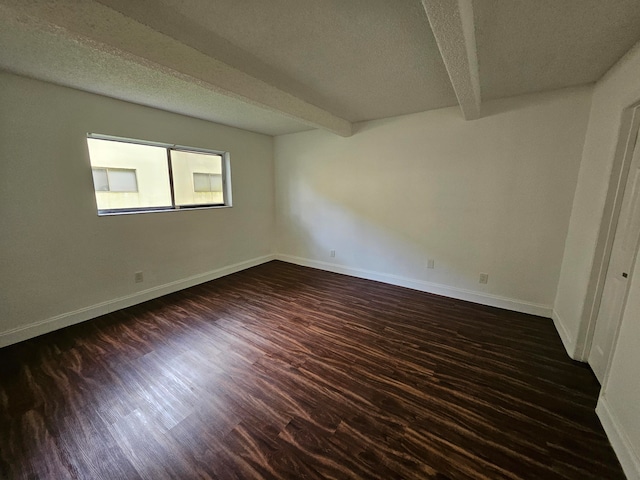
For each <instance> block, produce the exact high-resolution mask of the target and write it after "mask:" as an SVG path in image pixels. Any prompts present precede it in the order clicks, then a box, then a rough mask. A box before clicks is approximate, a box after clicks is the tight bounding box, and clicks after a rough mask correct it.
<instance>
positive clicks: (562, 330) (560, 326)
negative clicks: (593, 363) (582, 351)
mask: <svg viewBox="0 0 640 480" xmlns="http://www.w3.org/2000/svg"><path fill="white" fill-rule="evenodd" d="M551 319H552V320H553V324H554V325H555V327H556V330H557V331H558V335H560V340H562V344H563V345H564V348H565V350H566V351H567V354H568V355H569V357H571V358H572V359H573V360H578V361H580V362H584V361H585V360H584V359H583V358H581V357H580V355H578V354H577V351H576V350H577V349H576V344H575V341H574V339H573V337H572V336H571V334H570V333H569V331H568V330H567V327H565V323H564V322H563V321H562V318H561V317H560V315H559V314H558V312H557V311H556V310H553V312H552V313H551Z"/></svg>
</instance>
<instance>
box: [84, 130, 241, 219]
mask: <svg viewBox="0 0 640 480" xmlns="http://www.w3.org/2000/svg"><path fill="white" fill-rule="evenodd" d="M87 145H88V148H89V158H90V161H91V168H92V174H93V187H94V191H95V196H96V204H97V207H98V214H100V215H104V214H113V213H135V212H147V211H157V210H160V211H165V210H179V209H188V208H202V207H220V206H231V202H230V199H231V192H230V188H229V181H228V180H229V154H228V153H227V152H216V151H211V150H203V149H198V148H191V147H182V146H177V145H166V144H161V143H151V142H143V141H139V140H128V139H122V138H115V137H108V136H105V135H96V134H89V135H88V136H87Z"/></svg>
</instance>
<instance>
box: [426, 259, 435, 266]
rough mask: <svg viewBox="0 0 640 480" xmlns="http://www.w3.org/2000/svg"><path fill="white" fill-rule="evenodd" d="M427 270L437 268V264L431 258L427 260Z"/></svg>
mask: <svg viewBox="0 0 640 480" xmlns="http://www.w3.org/2000/svg"><path fill="white" fill-rule="evenodd" d="M427 268H436V262H435V261H434V260H433V258H429V259H428V260H427Z"/></svg>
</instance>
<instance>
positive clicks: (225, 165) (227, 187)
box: [86, 132, 233, 216]
mask: <svg viewBox="0 0 640 480" xmlns="http://www.w3.org/2000/svg"><path fill="white" fill-rule="evenodd" d="M86 138H87V139H95V140H106V141H111V142H118V143H133V144H136V145H145V146H149V147H160V148H164V149H165V151H166V154H167V163H166V167H167V171H168V174H169V189H170V193H171V205H170V206H161V207H139V208H117V209H99V208H98V205H97V199H96V210H97V212H98V216H108V215H131V214H139V213H152V212H179V211H182V210H206V209H218V208H230V207H232V206H233V204H232V194H231V165H230V163H231V160H230V154H229V152H227V151H224V150H213V149H209V148H200V147H190V146H185V145H178V144H172V143H162V142H153V141H148V140H139V139H134V138H126V137H117V136H113V135H105V134H101V133H91V132H89V133H87V137H86ZM171 151H178V152H187V153H200V154H204V155H217V156H219V157H220V158H221V170H222V173H221V176H222V198H223V200H224V201H223V203H206V204H194V205H176V198H175V190H174V185H173V167H172V165H171ZM87 156H88V158H89V165H90V167H91V169H93V168H103V169H106V168H110V167H97V166H96V167H94V166H93V165H91V155H90V154H89V148H88V143H87ZM129 170H135V169H129ZM92 181H93V178H92ZM136 183H137V185H138V192H139V183H138V179H137V174H136ZM94 198H95V186H94Z"/></svg>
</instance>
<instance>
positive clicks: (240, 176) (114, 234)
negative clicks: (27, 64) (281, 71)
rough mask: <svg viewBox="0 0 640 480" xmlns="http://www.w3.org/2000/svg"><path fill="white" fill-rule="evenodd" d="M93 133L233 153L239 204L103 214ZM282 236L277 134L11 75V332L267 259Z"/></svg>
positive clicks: (3, 171) (0, 282) (7, 191)
mask: <svg viewBox="0 0 640 480" xmlns="http://www.w3.org/2000/svg"><path fill="white" fill-rule="evenodd" d="M87 132H97V133H103V134H110V135H116V136H122V137H129V138H139V139H143V140H152V141H154V140H155V141H160V142H166V143H175V144H181V145H189V146H194V147H201V148H211V149H216V150H224V151H229V152H231V174H232V181H233V208H222V209H215V210H199V211H182V212H166V213H149V214H142V215H122V216H110V217H98V215H97V213H96V205H95V196H94V192H93V183H92V177H91V167H90V164H89V159H88V154H87V146H86V137H85V136H86V133H87ZM273 235H274V201H273V140H272V138H271V137H269V136H265V135H260V134H256V133H251V132H247V131H243V130H240V129H235V128H230V127H225V126H222V125H217V124H213V123H210V122H206V121H202V120H196V119H193V118H189V117H185V116H181V115H176V114H172V113H168V112H163V111H159V110H155V109H151V108H147V107H142V106H139V105H133V104H130V103H126V102H121V101H117V100H113V99H110V98H106V97H101V96H97V95H92V94H89V93H84V92H80V91H77V90H72V89H68V88H63V87H59V86H55V85H52V84H48V83H44V82H39V81H35V80H30V79H26V78H22V77H18V76H14V75H9V74H5V73H2V74H0V271H1V272H2V274H1V275H0V334H1V333H2V332H6V331H8V330H11V329H15V328H19V327H22V326H25V325H28V324H32V323H35V322H41V321H45V320H47V319H51V318H53V317H56V316H58V315H64V314H66V313H68V312H73V311H76V310H78V309H83V308H86V307H90V306H92V305H96V304H99V303H101V302H107V301H110V300H112V299H116V298H120V297H123V296H127V295H133V294H135V293H136V292H138V291H141V290H144V289H148V288H152V287H154V286H158V285H165V284H167V283H170V282H175V281H178V280H181V279H184V278H187V277H190V276H193V275H198V274H202V273H205V272H209V271H212V270H215V269H218V268H221V267H225V266H228V265H232V264H235V263H238V262H244V261H247V260H250V259H254V258H257V257H261V256H264V255H267V254H269V253H271V249H272V238H273ZM136 271H143V272H144V278H145V280H144V282H143V283H140V284H136V283H134V281H133V278H134V272H136Z"/></svg>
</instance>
